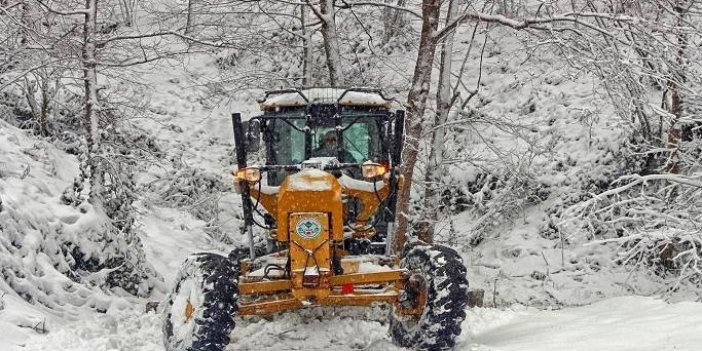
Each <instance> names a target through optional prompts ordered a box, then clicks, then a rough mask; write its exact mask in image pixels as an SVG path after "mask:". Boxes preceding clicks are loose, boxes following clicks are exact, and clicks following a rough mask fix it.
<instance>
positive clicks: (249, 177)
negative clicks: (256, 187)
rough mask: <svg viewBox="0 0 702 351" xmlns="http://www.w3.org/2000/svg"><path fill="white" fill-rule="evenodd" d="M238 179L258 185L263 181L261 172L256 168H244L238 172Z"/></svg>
mask: <svg viewBox="0 0 702 351" xmlns="http://www.w3.org/2000/svg"><path fill="white" fill-rule="evenodd" d="M236 179H238V180H240V181H242V180H245V181H247V182H250V183H256V182H258V181H259V180H261V170H260V169H259V168H258V167H256V166H252V167H246V168H242V169H240V170H238V171H236Z"/></svg>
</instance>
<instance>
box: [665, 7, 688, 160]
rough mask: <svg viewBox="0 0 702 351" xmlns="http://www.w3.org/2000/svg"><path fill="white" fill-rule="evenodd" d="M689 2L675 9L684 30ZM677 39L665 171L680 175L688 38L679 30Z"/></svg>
mask: <svg viewBox="0 0 702 351" xmlns="http://www.w3.org/2000/svg"><path fill="white" fill-rule="evenodd" d="M686 3H687V1H685V0H678V1H677V3H676V4H675V5H676V6H675V7H674V10H675V13H676V14H677V16H678V19H677V24H676V27H678V28H683V26H684V25H685V22H684V17H685V9H684V8H683V6H686ZM676 39H677V44H678V47H677V50H676V51H675V60H674V67H673V68H672V70H671V74H670V78H669V79H668V93H669V94H670V102H669V104H668V106H669V111H668V112H670V114H671V115H672V118H671V121H670V129H669V131H668V149H669V150H670V151H669V156H668V160H667V162H666V165H665V169H666V171H667V172H668V173H679V172H680V166H679V159H678V146H679V144H680V127H679V126H678V125H677V124H678V123H677V122H678V121H679V120H680V116H681V114H682V104H683V98H682V96H681V95H680V84H682V83H683V82H684V81H685V72H683V70H684V68H683V65H684V55H685V48H686V47H687V38H686V36H685V34H684V33H683V32H682V30H678V33H676Z"/></svg>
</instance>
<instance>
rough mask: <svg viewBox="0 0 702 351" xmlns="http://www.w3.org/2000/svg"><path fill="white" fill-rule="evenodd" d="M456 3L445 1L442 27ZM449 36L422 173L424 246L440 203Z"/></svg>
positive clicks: (447, 107)
mask: <svg viewBox="0 0 702 351" xmlns="http://www.w3.org/2000/svg"><path fill="white" fill-rule="evenodd" d="M457 7H458V6H456V2H455V1H454V0H449V5H448V11H447V13H446V24H447V25H448V24H449V23H451V22H453V19H454V18H455V17H456V9H457ZM453 33H454V32H451V33H449V34H448V35H447V36H446V38H445V39H444V43H443V45H442V47H441V59H440V63H439V85H438V87H437V92H436V114H435V116H434V123H433V125H432V127H433V128H434V130H433V132H432V133H431V143H430V148H429V158H428V160H427V163H426V171H425V173H424V175H425V177H424V182H425V188H424V209H423V213H424V214H423V215H422V219H421V221H420V226H419V228H418V231H419V232H418V234H417V236H418V237H419V240H422V241H424V242H427V243H432V242H434V233H435V229H436V222H437V221H438V219H439V205H440V202H441V186H440V181H441V177H442V175H443V174H444V169H443V168H444V167H443V166H442V164H443V159H444V142H445V139H446V129H445V128H444V125H445V124H446V120H447V119H448V114H449V111H450V109H451V59H452V58H453Z"/></svg>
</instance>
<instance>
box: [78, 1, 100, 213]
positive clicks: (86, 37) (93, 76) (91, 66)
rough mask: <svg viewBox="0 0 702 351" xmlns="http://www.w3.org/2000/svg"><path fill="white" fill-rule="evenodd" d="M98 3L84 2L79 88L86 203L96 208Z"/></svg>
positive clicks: (97, 186)
mask: <svg viewBox="0 0 702 351" xmlns="http://www.w3.org/2000/svg"><path fill="white" fill-rule="evenodd" d="M97 4H98V0H85V9H86V13H85V15H84V22H83V48H82V50H83V52H82V56H83V57H82V58H83V60H82V65H83V84H84V88H85V96H84V105H85V115H84V116H83V123H82V124H83V132H84V133H85V139H86V142H87V145H86V146H87V149H88V150H87V157H88V160H87V166H88V167H89V168H90V172H89V174H90V202H91V203H92V204H93V205H99V201H100V200H99V199H100V196H99V194H100V193H101V191H102V184H103V181H102V172H101V170H100V169H99V163H100V162H99V161H98V158H97V157H96V155H97V153H98V148H99V146H100V134H99V129H98V112H99V105H98V101H97V100H98V99H97V59H96V48H95V29H96V27H97Z"/></svg>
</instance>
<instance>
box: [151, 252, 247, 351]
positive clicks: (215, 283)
mask: <svg viewBox="0 0 702 351" xmlns="http://www.w3.org/2000/svg"><path fill="white" fill-rule="evenodd" d="M238 276H239V267H238V262H236V263H235V262H232V261H230V260H228V259H227V258H226V257H223V256H220V255H216V254H211V253H200V254H196V255H193V256H191V257H189V258H188V259H187V260H185V262H184V263H183V265H182V267H181V270H180V272H179V273H178V277H177V279H176V285H175V287H174V289H173V291H172V292H171V293H170V294H169V295H168V297H167V300H166V304H165V309H164V323H163V335H164V345H165V347H166V350H167V351H222V350H224V349H225V348H226V347H227V345H228V344H229V333H230V332H231V331H232V330H233V329H234V313H235V312H236V310H237V297H238V294H239V289H238V285H237V282H238Z"/></svg>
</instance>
